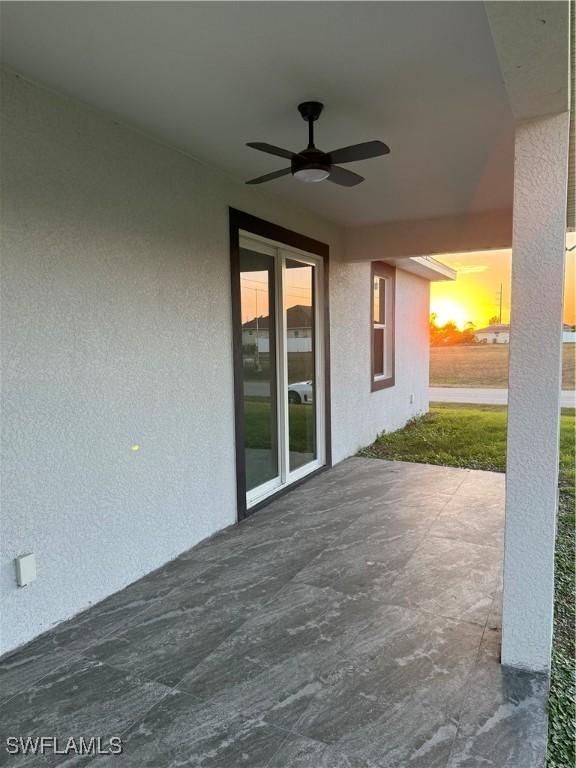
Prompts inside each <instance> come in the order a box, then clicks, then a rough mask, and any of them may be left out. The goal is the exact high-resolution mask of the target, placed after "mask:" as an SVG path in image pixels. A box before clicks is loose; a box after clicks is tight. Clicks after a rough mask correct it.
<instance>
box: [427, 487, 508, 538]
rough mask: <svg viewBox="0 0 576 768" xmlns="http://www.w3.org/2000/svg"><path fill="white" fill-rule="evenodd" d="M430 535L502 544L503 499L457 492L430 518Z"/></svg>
mask: <svg viewBox="0 0 576 768" xmlns="http://www.w3.org/2000/svg"><path fill="white" fill-rule="evenodd" d="M430 535H431V536H438V537H441V538H446V539H459V540H460V541H468V542H470V543H471V544H482V545H491V546H494V547H499V548H502V547H503V544H504V500H503V499H502V500H500V499H496V500H494V499H491V500H484V499H480V500H478V499H475V498H472V499H471V498H469V497H466V496H460V495H459V494H457V495H456V496H455V497H453V498H452V499H451V500H450V501H449V502H448V503H447V504H446V506H445V507H444V509H443V510H442V511H441V512H440V514H439V515H438V517H437V518H436V520H435V521H434V522H433V524H432V526H431V528H430Z"/></svg>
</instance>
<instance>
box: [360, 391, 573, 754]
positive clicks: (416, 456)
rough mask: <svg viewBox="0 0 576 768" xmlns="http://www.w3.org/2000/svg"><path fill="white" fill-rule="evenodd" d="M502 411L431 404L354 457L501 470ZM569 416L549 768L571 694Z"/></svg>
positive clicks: (565, 748)
mask: <svg viewBox="0 0 576 768" xmlns="http://www.w3.org/2000/svg"><path fill="white" fill-rule="evenodd" d="M506 410H507V409H506V406H490V405H481V406H466V405H464V406H461V405H434V406H433V407H432V408H431V410H430V413H429V414H427V415H426V416H421V417H419V418H417V419H413V420H412V421H411V422H410V423H409V424H407V426H406V427H404V429H401V430H399V431H398V432H392V433H391V434H383V435H381V436H380V437H379V438H378V439H377V440H376V442H375V443H373V444H372V445H370V446H368V447H367V448H365V449H364V450H362V451H361V452H360V455H361V456H368V457H375V458H381V459H389V460H395V461H415V462H422V463H425V464H443V465H446V466H451V467H469V468H471V469H487V470H493V471H496V472H504V469H505V466H506ZM574 438H575V416H574V411H573V410H569V409H565V410H564V411H563V412H562V417H561V423H560V506H559V510H558V533H557V538H556V596H555V615H554V648H553V654H552V680H551V691H550V701H549V715H550V724H549V740H548V760H547V766H548V768H569V767H570V768H572V766H574V765H575V764H576V756H575V751H574V722H575V716H576V712H575V706H576V705H575V701H574V697H575V690H576V685H575V683H576V680H575V674H574V657H575V648H574V645H575V643H574V623H575V620H576V614H575V603H576V594H575V591H576V590H575V569H574V553H575V536H574V525H575V523H574V503H575V497H574V485H575V481H574Z"/></svg>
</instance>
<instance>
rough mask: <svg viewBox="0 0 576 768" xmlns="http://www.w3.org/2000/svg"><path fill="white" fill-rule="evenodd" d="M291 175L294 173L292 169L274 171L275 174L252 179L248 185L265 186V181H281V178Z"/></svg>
mask: <svg viewBox="0 0 576 768" xmlns="http://www.w3.org/2000/svg"><path fill="white" fill-rule="evenodd" d="M289 173H292V169H291V168H282V170H281V171H274V172H273V173H267V174H266V175H265V176H258V178H256V179H250V181H247V182H246V184H263V183H264V182H265V181H272V179H279V178H280V176H287V175H288V174H289Z"/></svg>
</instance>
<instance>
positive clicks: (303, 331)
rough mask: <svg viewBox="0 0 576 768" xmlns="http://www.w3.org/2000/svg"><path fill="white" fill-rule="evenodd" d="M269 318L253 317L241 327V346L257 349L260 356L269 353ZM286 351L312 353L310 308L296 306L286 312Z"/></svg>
mask: <svg viewBox="0 0 576 768" xmlns="http://www.w3.org/2000/svg"><path fill="white" fill-rule="evenodd" d="M268 324H269V318H268V316H267V315H266V316H265V317H263V316H260V317H254V318H253V319H252V320H248V322H246V323H243V325H242V344H244V345H248V346H254V347H258V352H259V353H260V354H265V353H266V352H269V351H270V346H269V341H268ZM286 338H287V345H286V349H287V351H288V352H311V351H312V308H311V307H309V306H305V305H303V304H297V305H296V306H294V307H289V308H288V309H287V310H286Z"/></svg>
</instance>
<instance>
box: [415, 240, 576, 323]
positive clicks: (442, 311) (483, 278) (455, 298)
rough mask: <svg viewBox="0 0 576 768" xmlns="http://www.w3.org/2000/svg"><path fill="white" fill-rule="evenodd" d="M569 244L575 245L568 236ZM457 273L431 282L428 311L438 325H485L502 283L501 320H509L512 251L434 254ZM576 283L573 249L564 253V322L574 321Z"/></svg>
mask: <svg viewBox="0 0 576 768" xmlns="http://www.w3.org/2000/svg"><path fill="white" fill-rule="evenodd" d="M568 237H569V240H568V247H570V246H573V245H575V244H576V236H575V235H574V234H572V235H569V236H568ZM436 258H437V259H438V260H439V261H442V262H444V263H445V264H448V265H449V266H451V267H453V268H454V269H456V270H457V272H458V277H457V279H456V280H455V281H453V282H440V283H432V285H431V294H430V311H431V312H435V313H436V314H437V316H438V317H437V321H436V322H437V324H439V325H443V324H444V323H446V322H448V321H449V320H454V321H455V322H456V324H457V325H458V326H459V327H460V328H462V327H463V326H464V325H465V324H466V323H467V322H468V321H470V322H472V323H474V325H475V326H476V328H480V327H482V326H484V325H487V324H488V320H489V319H490V318H491V317H493V316H494V315H498V299H499V293H500V284H502V296H503V300H502V322H503V323H508V322H509V320H510V269H511V262H512V259H511V251H510V250H503V251H481V252H475V253H453V254H446V255H443V256H437V257H436ZM575 282H576V250H575V251H571V252H569V253H567V254H566V274H565V292H564V322H565V323H569V324H570V325H572V324H574V323H576V308H575V303H574V294H575Z"/></svg>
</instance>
